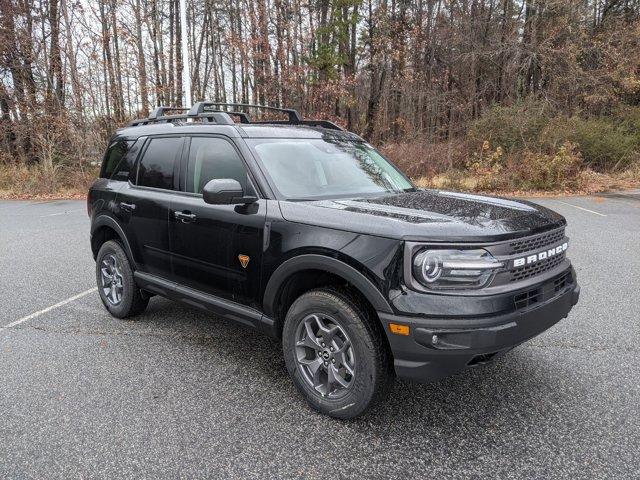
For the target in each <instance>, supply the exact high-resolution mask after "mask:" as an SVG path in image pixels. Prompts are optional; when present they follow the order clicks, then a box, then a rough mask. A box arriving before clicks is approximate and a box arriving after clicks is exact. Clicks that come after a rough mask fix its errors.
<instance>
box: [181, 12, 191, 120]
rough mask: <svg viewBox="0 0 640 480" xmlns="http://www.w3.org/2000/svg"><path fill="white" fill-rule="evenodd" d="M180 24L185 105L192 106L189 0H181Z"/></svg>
mask: <svg viewBox="0 0 640 480" xmlns="http://www.w3.org/2000/svg"><path fill="white" fill-rule="evenodd" d="M180 25H181V27H182V42H181V43H182V86H183V88H184V106H185V107H187V108H189V107H190V106H191V69H190V67H189V41H188V39H189V31H188V29H187V0H180Z"/></svg>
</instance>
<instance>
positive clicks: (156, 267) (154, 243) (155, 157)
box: [115, 137, 184, 278]
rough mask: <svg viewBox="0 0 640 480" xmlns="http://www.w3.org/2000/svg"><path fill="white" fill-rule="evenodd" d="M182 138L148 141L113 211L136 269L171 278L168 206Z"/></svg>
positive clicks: (163, 138)
mask: <svg viewBox="0 0 640 480" xmlns="http://www.w3.org/2000/svg"><path fill="white" fill-rule="evenodd" d="M183 140H184V139H183V138H182V137H157V138H151V139H149V140H148V141H147V144H146V145H145V147H144V151H143V152H142V157H141V158H140V160H139V162H138V168H137V170H136V171H135V172H133V173H132V177H131V180H132V183H131V184H127V186H125V187H123V188H122V190H120V191H119V192H118V197H117V199H116V208H115V210H116V211H117V212H118V217H119V219H120V222H121V225H122V226H123V228H124V230H125V235H126V237H127V241H128V242H129V245H130V247H131V252H132V255H133V259H134V261H135V262H136V268H137V269H138V270H140V271H142V272H147V273H151V274H154V275H157V276H161V277H164V278H170V277H171V254H170V248H169V206H170V201H171V197H172V196H173V195H174V193H175V190H176V189H177V187H178V172H179V159H180V154H181V152H182V143H183Z"/></svg>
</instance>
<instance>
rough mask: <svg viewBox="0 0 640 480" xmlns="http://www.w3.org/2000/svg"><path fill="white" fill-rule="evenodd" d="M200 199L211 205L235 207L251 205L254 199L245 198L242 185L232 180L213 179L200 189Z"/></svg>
mask: <svg viewBox="0 0 640 480" xmlns="http://www.w3.org/2000/svg"><path fill="white" fill-rule="evenodd" d="M202 199H203V200H204V201H205V203H210V204H212V205H237V204H239V203H242V204H247V203H253V202H255V201H256V200H257V198H256V197H245V196H244V191H243V190H242V185H240V182H238V181H237V180H234V179H232V178H214V179H213V180H209V181H208V182H207V184H206V185H205V186H204V188H203V189H202Z"/></svg>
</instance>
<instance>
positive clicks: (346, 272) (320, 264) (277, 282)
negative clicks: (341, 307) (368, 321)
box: [262, 254, 393, 318]
mask: <svg viewBox="0 0 640 480" xmlns="http://www.w3.org/2000/svg"><path fill="white" fill-rule="evenodd" d="M303 270H324V271H326V272H329V273H333V274H334V275H338V276H339V277H342V278H344V279H345V280H346V281H347V282H349V283H350V284H351V285H353V286H354V287H355V288H357V289H358V290H359V291H360V293H361V294H362V295H364V297H365V298H366V299H367V300H368V301H369V302H370V303H371V305H372V306H373V308H375V310H376V311H378V312H385V313H393V310H392V308H391V306H390V305H389V302H388V301H387V300H386V299H385V298H384V296H383V295H382V293H381V292H380V290H378V289H377V288H376V287H375V285H374V284H373V283H372V282H371V281H370V280H369V279H368V278H367V277H365V276H364V275H363V274H362V273H360V272H359V271H358V270H356V269H355V268H353V267H352V266H350V265H347V264H346V263H344V262H342V261H340V260H338V259H335V258H333V257H328V256H326V255H318V254H304V255H300V256H297V257H294V258H290V259H289V260H286V261H285V262H283V263H282V264H281V265H280V266H279V267H278V268H276V270H275V272H273V274H272V275H271V278H270V279H269V282H268V283H267V287H266V289H265V292H264V299H263V302H262V305H263V309H264V313H265V314H266V315H268V316H269V317H272V318H273V317H274V316H275V312H276V310H277V308H276V307H277V305H276V299H277V296H278V293H279V291H280V288H281V286H282V285H283V284H284V282H285V281H286V280H287V278H289V277H290V276H291V275H293V274H294V273H296V272H300V271H303Z"/></svg>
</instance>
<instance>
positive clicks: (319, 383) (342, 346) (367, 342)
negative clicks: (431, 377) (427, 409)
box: [282, 288, 393, 419]
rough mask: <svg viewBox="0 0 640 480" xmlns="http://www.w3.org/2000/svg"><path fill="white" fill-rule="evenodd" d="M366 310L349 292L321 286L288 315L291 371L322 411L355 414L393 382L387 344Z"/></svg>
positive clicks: (287, 347)
mask: <svg viewBox="0 0 640 480" xmlns="http://www.w3.org/2000/svg"><path fill="white" fill-rule="evenodd" d="M371 317H372V315H371V313H370V312H369V311H368V309H367V308H366V307H365V306H364V305H363V304H362V303H361V302H360V301H359V299H358V298H357V297H356V296H354V295H351V294H350V293H349V292H348V291H346V290H339V289H334V288H322V289H318V290H312V291H310V292H307V293H305V294H304V295H302V296H301V297H300V298H298V299H297V300H296V301H295V302H294V303H293V305H292V306H291V308H290V309H289V312H288V313H287V317H286V320H285V325H284V329H283V332H282V336H283V349H284V356H285V363H286V365H287V370H288V371H289V374H290V375H291V377H292V379H293V381H294V383H295V385H296V387H297V388H298V390H299V391H300V393H302V395H303V396H304V397H305V399H306V400H307V402H309V404H310V405H311V406H312V407H313V408H315V409H316V410H318V411H319V412H321V413H324V414H326V415H330V416H333V417H337V418H343V419H348V418H354V417H356V416H358V415H361V414H362V413H364V411H365V410H366V409H367V408H369V407H370V406H371V405H373V404H374V403H375V402H376V401H378V400H380V399H381V398H382V397H384V395H385V394H386V393H387V391H388V388H389V386H390V384H391V381H392V380H393V370H392V367H391V359H390V355H389V352H388V347H387V345H386V344H385V342H384V338H382V336H381V333H382V332H380V331H379V329H377V328H375V325H376V324H375V323H374V321H377V319H374V318H371Z"/></svg>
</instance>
